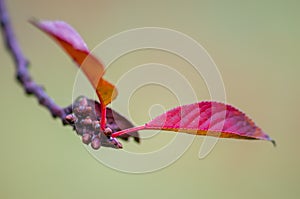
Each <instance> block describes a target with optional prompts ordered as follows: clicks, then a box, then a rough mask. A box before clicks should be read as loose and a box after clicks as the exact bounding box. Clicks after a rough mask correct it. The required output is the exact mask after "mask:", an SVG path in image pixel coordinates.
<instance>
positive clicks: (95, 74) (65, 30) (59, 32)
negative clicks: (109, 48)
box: [30, 20, 117, 105]
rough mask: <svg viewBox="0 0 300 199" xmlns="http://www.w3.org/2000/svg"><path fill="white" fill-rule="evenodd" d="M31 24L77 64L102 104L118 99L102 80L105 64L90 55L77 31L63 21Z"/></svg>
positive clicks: (114, 90)
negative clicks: (54, 42)
mask: <svg viewBox="0 0 300 199" xmlns="http://www.w3.org/2000/svg"><path fill="white" fill-rule="evenodd" d="M30 22H31V23H32V24H33V25H34V26H36V27H37V28H39V29H40V30H42V31H43V32H45V33H46V34H48V35H49V36H50V37H52V38H53V39H54V40H55V41H56V42H57V43H58V44H59V45H60V46H61V47H62V48H63V49H64V50H65V52H66V53H67V54H68V55H69V56H70V57H71V58H72V59H73V60H74V61H75V62H76V63H77V65H78V66H79V67H80V68H81V70H82V71H83V72H84V74H85V75H86V77H87V78H88V80H89V81H90V82H91V84H92V86H93V87H94V88H95V90H96V92H97V95H98V97H99V100H100V102H101V103H102V104H104V105H107V104H109V103H110V102H111V101H112V100H113V99H115V98H116V96H117V90H116V88H115V86H114V85H113V84H111V83H109V82H107V81H106V80H104V79H103V78H102V76H103V75H104V72H105V66H104V64H103V63H102V62H101V61H100V60H99V59H98V58H96V57H95V56H93V55H92V54H91V53H90V51H89V49H88V47H87V45H86V43H85V42H84V41H83V39H82V38H81V37H80V35H79V34H78V33H77V32H76V30H74V29H73V28H72V27H71V26H70V25H69V24H67V23H65V22H63V21H37V20H31V21H30Z"/></svg>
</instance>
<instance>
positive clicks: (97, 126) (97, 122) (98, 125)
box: [93, 121, 100, 130]
mask: <svg viewBox="0 0 300 199" xmlns="http://www.w3.org/2000/svg"><path fill="white" fill-rule="evenodd" d="M93 126H94V129H95V130H99V129H100V123H99V121H94V122H93Z"/></svg>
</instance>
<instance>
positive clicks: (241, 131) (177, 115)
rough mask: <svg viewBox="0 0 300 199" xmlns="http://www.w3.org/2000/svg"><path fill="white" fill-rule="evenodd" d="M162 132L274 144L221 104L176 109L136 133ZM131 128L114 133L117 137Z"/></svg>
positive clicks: (204, 104) (232, 108)
mask: <svg viewBox="0 0 300 199" xmlns="http://www.w3.org/2000/svg"><path fill="white" fill-rule="evenodd" d="M143 129H144V130H147V129H161V130H167V131H175V132H183V133H189V134H196V135H208V136H214V137H221V138H237V139H259V140H267V141H271V142H272V143H273V144H274V145H275V142H274V141H273V140H272V139H271V138H270V137H269V136H268V135H267V134H266V133H264V132H263V131H262V130H261V129H260V128H259V127H257V126H256V125H255V124H254V122H253V121H252V120H251V119H250V118H249V117H247V116H246V115H245V114H244V113H242V112H241V111H239V110H238V109H236V108H234V107H232V106H230V105H226V104H223V103H219V102H199V103H195V104H189V105H184V106H179V107H176V108H174V109H172V110H169V111H167V112H166V113H164V114H162V115H159V116H157V117H156V118H154V119H153V120H151V121H150V122H148V123H146V124H145V125H143V126H140V127H135V128H132V131H134V130H143ZM129 132H131V129H127V130H124V131H120V132H117V133H114V134H113V137H117V136H119V135H122V134H124V133H129Z"/></svg>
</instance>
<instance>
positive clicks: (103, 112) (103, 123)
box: [100, 101, 106, 130]
mask: <svg viewBox="0 0 300 199" xmlns="http://www.w3.org/2000/svg"><path fill="white" fill-rule="evenodd" d="M100 120H101V123H100V126H101V129H102V130H104V129H105V128H106V105H105V104H104V102H103V101H102V102H101V118H100Z"/></svg>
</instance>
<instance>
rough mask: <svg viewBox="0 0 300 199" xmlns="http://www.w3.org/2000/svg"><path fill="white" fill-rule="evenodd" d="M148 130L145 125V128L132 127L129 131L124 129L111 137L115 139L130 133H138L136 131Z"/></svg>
mask: <svg viewBox="0 0 300 199" xmlns="http://www.w3.org/2000/svg"><path fill="white" fill-rule="evenodd" d="M145 129H146V126H145V125H143V126H137V127H132V128H129V129H124V130H121V131H118V132H115V133H113V134H112V135H111V137H113V138H115V137H119V136H121V135H123V134H128V133H132V132H136V131H140V130H145Z"/></svg>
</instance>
